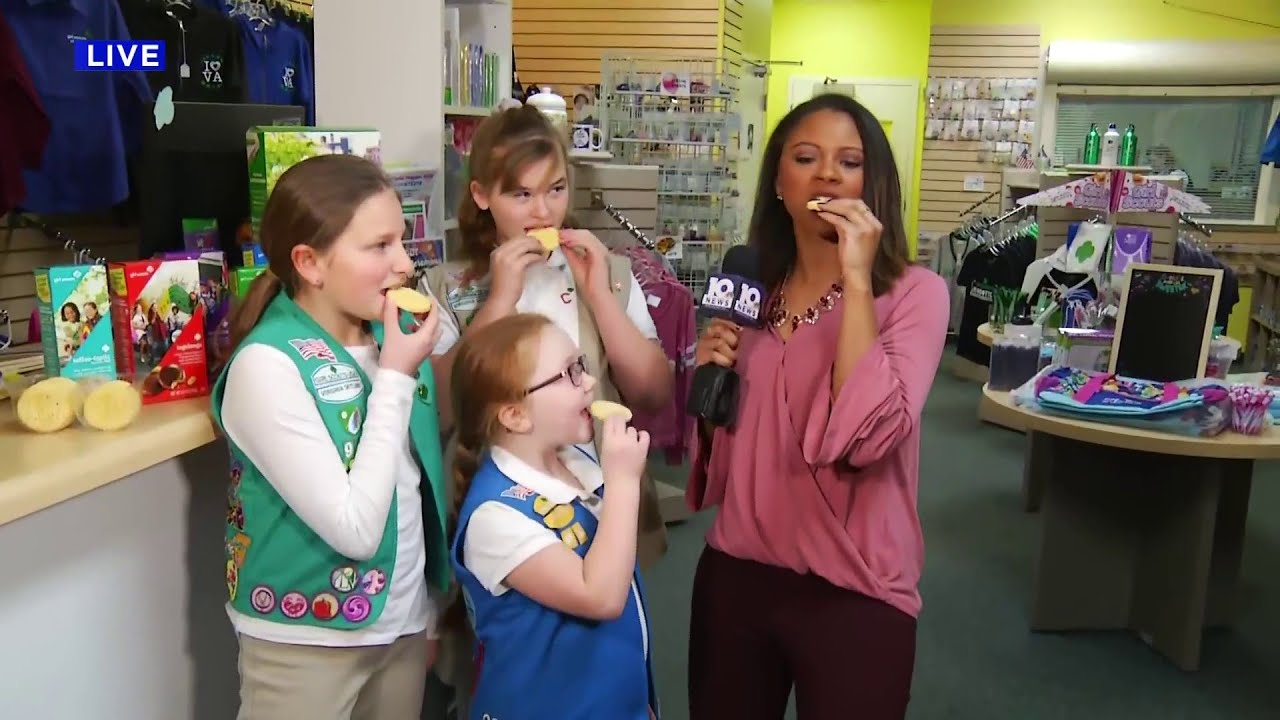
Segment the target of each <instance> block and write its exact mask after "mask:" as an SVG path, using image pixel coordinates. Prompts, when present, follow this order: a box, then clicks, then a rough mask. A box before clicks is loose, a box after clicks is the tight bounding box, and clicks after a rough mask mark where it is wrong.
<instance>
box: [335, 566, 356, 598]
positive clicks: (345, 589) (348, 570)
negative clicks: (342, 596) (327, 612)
mask: <svg viewBox="0 0 1280 720" xmlns="http://www.w3.org/2000/svg"><path fill="white" fill-rule="evenodd" d="M359 577H360V576H359V575H358V574H356V569H355V568H353V567H351V566H349V565H348V566H344V567H340V568H336V569H334V571H333V572H331V573H329V584H330V585H333V589H334V590H337V591H338V592H340V593H349V592H351V591H352V590H355V588H356V582H357V580H358V579H359Z"/></svg>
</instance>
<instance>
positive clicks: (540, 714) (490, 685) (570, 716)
mask: <svg viewBox="0 0 1280 720" xmlns="http://www.w3.org/2000/svg"><path fill="white" fill-rule="evenodd" d="M575 450H576V449H575ZM573 451H574V450H571V451H570V452H573ZM577 452H582V451H580V450H577ZM587 460H588V461H589V464H590V465H591V466H592V467H593V468H595V467H596V466H595V465H594V463H595V461H594V459H593V458H590V457H588V458H587ZM565 462H566V465H568V466H569V467H570V469H571V470H574V463H573V461H572V460H571V459H569V458H566V460H565ZM574 473H575V474H576V475H578V477H579V478H580V479H583V480H584V486H585V487H588V488H590V487H591V486H592V485H593V483H590V482H586V478H584V473H582V472H579V471H577V470H574ZM595 475H596V479H597V482H596V483H594V484H596V485H598V484H599V483H598V480H599V472H598V469H597V470H596V473H595ZM490 502H497V503H501V504H503V505H506V506H507V507H510V508H513V509H515V510H516V511H517V512H519V513H520V514H522V515H524V516H525V517H527V518H529V519H530V520H532V521H534V522H536V523H537V524H538V525H541V526H545V527H546V528H547V529H548V530H549V531H551V532H553V533H556V534H557V535H558V536H559V538H560V541H562V542H564V544H565V545H566V546H568V547H569V548H570V549H572V550H573V551H574V552H575V553H577V554H578V556H579V557H586V554H587V551H588V550H589V549H590V547H591V543H592V541H593V540H594V538H595V535H596V529H597V527H598V525H599V520H598V519H597V518H596V515H595V513H593V512H592V511H591V510H590V509H588V508H587V507H586V504H587V503H591V504H592V505H597V504H599V503H602V502H604V488H603V487H597V489H596V491H595V494H590V493H588V494H587V500H586V501H584V500H583V499H582V498H581V497H578V496H577V495H576V493H573V492H572V491H571V490H569V489H568V487H567V486H565V485H564V484H563V483H561V482H560V481H558V480H554V479H552V478H550V477H549V476H546V475H544V474H542V473H539V472H538V471H536V470H534V469H532V468H530V467H529V466H527V465H525V464H524V463H522V462H520V461H519V460H518V459H516V458H515V457H514V456H512V455H510V454H509V453H504V452H503V451H502V450H499V449H494V450H493V451H492V452H490V453H488V454H486V456H485V457H484V459H483V461H482V462H481V463H480V469H479V471H478V472H477V473H476V475H475V477H474V478H473V479H472V481H471V488H470V490H468V492H467V497H466V499H465V500H464V501H463V504H462V507H461V508H460V510H459V512H458V529H457V531H456V534H455V535H454V539H453V549H452V559H453V569H454V573H455V574H456V575H457V578H458V583H459V584H460V585H461V587H462V594H463V597H464V598H465V599H466V604H467V614H468V616H469V617H470V619H471V623H472V625H473V626H474V627H475V631H476V639H477V643H478V649H477V651H478V656H479V658H480V663H479V665H480V669H479V674H478V675H477V677H476V684H475V693H474V695H473V696H472V698H471V701H470V707H471V713H470V714H471V719H472V720H481V719H482V718H495V720H497V719H500V720H541V719H542V718H550V717H554V718H556V719H557V720H598V719H601V718H608V720H649V709H650V707H652V708H653V711H654V713H655V714H658V712H659V708H658V702H657V697H656V694H655V693H654V686H653V667H652V664H651V662H650V657H649V650H648V616H647V613H646V612H645V607H644V593H643V588H642V584H641V581H640V573H639V572H638V571H637V572H635V573H634V574H633V581H632V586H631V587H632V590H631V592H630V593H628V595H627V606H626V608H625V609H624V610H623V611H622V613H621V614H620V615H619V616H618V617H616V618H614V619H612V620H603V621H597V620H586V619H583V618H580V617H575V616H573V615H569V614H567V613H563V612H560V611H559V610H555V609H552V608H549V607H546V606H545V605H541V604H539V603H538V602H535V601H534V600H532V599H530V598H529V597H528V596H526V595H524V594H523V593H520V592H518V591H516V590H514V589H509V590H507V591H506V592H502V593H501V594H498V595H495V594H494V593H492V592H490V591H489V590H487V589H486V588H485V585H484V583H482V582H481V581H480V580H479V579H478V578H477V577H476V575H474V574H473V573H472V572H471V571H470V570H468V569H467V566H466V564H465V562H464V560H465V558H464V557H463V549H464V547H465V538H466V533H467V526H468V524H469V523H470V521H471V517H472V515H473V513H475V511H476V509H477V508H479V507H480V506H481V505H483V504H485V503H490ZM659 717H661V716H660V715H659Z"/></svg>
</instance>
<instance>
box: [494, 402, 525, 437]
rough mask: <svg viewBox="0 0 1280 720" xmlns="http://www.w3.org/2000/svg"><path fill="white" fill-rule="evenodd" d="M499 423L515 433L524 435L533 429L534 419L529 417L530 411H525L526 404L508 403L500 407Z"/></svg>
mask: <svg viewBox="0 0 1280 720" xmlns="http://www.w3.org/2000/svg"><path fill="white" fill-rule="evenodd" d="M498 423H499V424H501V425H502V427H503V428H505V429H506V431H507V432H509V433H512V434H514V435H523V434H525V433H527V432H529V431H530V430H532V429H533V421H532V420H531V419H530V418H529V413H527V412H525V410H524V405H522V404H519V403H507V404H506V405H503V406H502V407H500V408H498Z"/></svg>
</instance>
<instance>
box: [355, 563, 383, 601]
mask: <svg viewBox="0 0 1280 720" xmlns="http://www.w3.org/2000/svg"><path fill="white" fill-rule="evenodd" d="M386 586H387V574H386V573H384V572H382V571H381V570H379V569H377V568H374V569H373V570H370V571H368V572H366V573H365V574H364V577H362V578H360V591H361V592H363V593H364V594H365V595H377V594H378V593H380V592H382V589H383V588H385V587H386Z"/></svg>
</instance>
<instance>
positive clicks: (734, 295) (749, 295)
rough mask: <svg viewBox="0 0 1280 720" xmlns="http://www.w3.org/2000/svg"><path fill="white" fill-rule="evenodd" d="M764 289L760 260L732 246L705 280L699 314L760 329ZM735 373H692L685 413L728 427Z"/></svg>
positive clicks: (714, 369) (707, 369)
mask: <svg viewBox="0 0 1280 720" xmlns="http://www.w3.org/2000/svg"><path fill="white" fill-rule="evenodd" d="M764 296H765V288H764V285H763V283H761V282H760V256H759V253H757V252H756V249H755V248H753V247H750V246H748V245H734V246H733V247H731V248H729V250H728V251H727V252H725V254H724V262H722V263H721V265H720V272H718V273H713V274H711V275H710V277H708V278H707V291H706V293H705V294H704V295H703V296H702V306H701V314H702V316H703V317H707V318H721V319H723V320H728V321H729V322H732V323H736V324H738V325H741V326H743V327H751V328H758V327H760V326H761V324H762V322H761V317H760V316H761V311H762V310H763V305H764ZM739 382H740V380H739V378H738V373H737V371H735V370H734V369H733V368H725V367H720V366H719V365H716V364H715V363H705V364H703V365H699V366H698V367H697V368H696V369H695V370H694V371H693V380H692V381H691V382H690V386H689V401H688V403H687V405H686V406H685V412H687V413H689V414H690V415H694V416H696V417H698V418H701V419H702V420H705V421H707V422H708V423H710V424H712V425H716V426H719V427H729V426H732V425H733V423H734V420H736V419H737V414H738V386H739Z"/></svg>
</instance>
